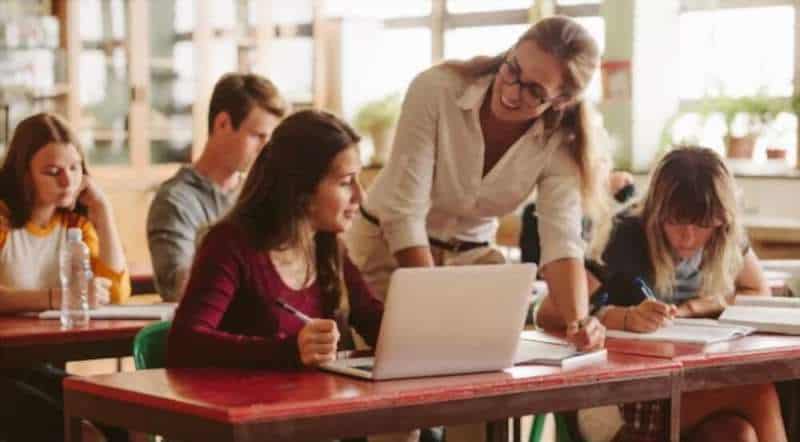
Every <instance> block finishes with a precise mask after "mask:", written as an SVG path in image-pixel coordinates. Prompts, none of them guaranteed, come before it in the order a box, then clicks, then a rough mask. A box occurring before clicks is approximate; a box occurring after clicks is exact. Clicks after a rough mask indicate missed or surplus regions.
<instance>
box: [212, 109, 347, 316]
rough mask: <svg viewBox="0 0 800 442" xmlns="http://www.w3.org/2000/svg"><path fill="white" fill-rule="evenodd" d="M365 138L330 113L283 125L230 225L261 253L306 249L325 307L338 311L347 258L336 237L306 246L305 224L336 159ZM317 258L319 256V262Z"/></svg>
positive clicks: (301, 115)
mask: <svg viewBox="0 0 800 442" xmlns="http://www.w3.org/2000/svg"><path fill="white" fill-rule="evenodd" d="M360 140H361V138H360V137H359V136H358V134H357V133H356V132H355V131H354V130H353V129H352V128H351V127H350V126H349V125H348V124H347V123H345V122H343V121H342V120H340V119H339V118H337V117H336V116H334V115H333V114H330V113H328V112H324V111H318V110H304V111H300V112H297V113H295V114H292V115H290V116H289V117H287V118H286V119H285V120H283V121H282V122H281V123H280V124H279V125H278V127H277V128H275V131H274V132H273V133H272V137H271V138H270V140H269V142H268V143H267V144H266V146H265V147H264V149H263V150H262V151H261V153H260V154H259V155H258V157H257V158H256V161H255V163H254V164H253V167H252V168H251V169H250V173H249V174H248V176H247V180H246V181H245V183H244V186H243V188H242V191H241V194H240V195H239V199H238V200H237V201H236V204H235V205H234V207H233V208H232V209H231V211H230V213H229V214H228V215H227V216H226V217H225V219H224V221H223V222H225V221H227V222H230V223H233V224H236V225H238V226H240V227H242V228H243V229H244V231H245V232H246V234H247V236H248V237H249V240H250V241H251V243H252V244H254V245H255V246H256V247H258V248H259V249H263V250H277V249H280V248H282V247H286V246H300V247H302V249H303V250H305V251H306V252H307V253H308V255H307V256H306V258H308V262H316V270H317V278H318V279H317V280H318V282H319V286H320V291H321V292H322V295H323V301H324V304H325V305H326V306H327V307H328V308H330V309H333V307H334V306H336V305H337V303H338V302H339V297H340V295H341V294H342V293H341V291H342V290H341V285H340V281H339V279H340V275H341V265H342V262H341V259H342V257H341V254H340V248H339V247H340V246H339V243H338V240H337V238H336V234H335V233H332V232H317V233H316V234H315V236H314V238H313V251H312V250H311V249H312V247H311V246H312V245H310V244H304V242H305V241H306V239H305V238H303V235H302V231H303V229H302V225H303V223H305V222H307V209H308V203H309V201H310V200H311V198H312V196H313V195H314V193H315V192H316V190H317V187H318V186H319V183H320V181H322V179H323V178H324V177H325V175H326V174H327V173H328V171H329V170H330V167H331V163H332V162H333V160H334V158H335V157H336V155H338V154H339V153H340V152H342V151H344V150H345V149H348V148H351V147H354V146H355V145H356V144H357V143H358V142H359V141H360ZM311 253H313V254H314V255H313V258H314V259H311V258H312V255H311Z"/></svg>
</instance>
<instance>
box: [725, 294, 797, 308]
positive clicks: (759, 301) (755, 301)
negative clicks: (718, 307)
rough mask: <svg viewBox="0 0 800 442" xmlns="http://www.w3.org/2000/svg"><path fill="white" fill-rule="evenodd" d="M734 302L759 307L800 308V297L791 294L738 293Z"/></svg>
mask: <svg viewBox="0 0 800 442" xmlns="http://www.w3.org/2000/svg"><path fill="white" fill-rule="evenodd" d="M734 304H735V305H750V306H759V307H788V308H800V298H794V297H789V296H755V295H736V297H735V298H734Z"/></svg>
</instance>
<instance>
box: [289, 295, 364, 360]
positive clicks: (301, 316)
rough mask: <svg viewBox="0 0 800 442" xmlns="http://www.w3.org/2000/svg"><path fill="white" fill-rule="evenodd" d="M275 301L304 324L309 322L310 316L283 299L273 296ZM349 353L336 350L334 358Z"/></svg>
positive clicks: (346, 355) (339, 357)
mask: <svg viewBox="0 0 800 442" xmlns="http://www.w3.org/2000/svg"><path fill="white" fill-rule="evenodd" d="M275 303H276V304H278V307H280V308H282V309H284V310H286V311H287V312H289V313H291V314H292V315H294V316H295V317H296V318H297V319H299V320H301V321H303V323H304V324H308V323H309V322H311V317H310V316H308V315H307V314H305V313H303V312H301V311H300V310H297V309H296V308H294V307H292V306H291V305H290V304H289V303H288V302H286V301H284V300H283V299H281V298H275ZM349 353H350V352H349V351H347V350H340V351H337V352H336V359H347V358H348V357H349Z"/></svg>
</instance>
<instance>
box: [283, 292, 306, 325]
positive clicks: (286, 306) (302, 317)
mask: <svg viewBox="0 0 800 442" xmlns="http://www.w3.org/2000/svg"><path fill="white" fill-rule="evenodd" d="M275 303H276V304H278V306H279V307H280V308H282V309H284V310H286V311H287V312H289V313H291V314H292V315H294V316H295V317H296V318H297V319H299V320H301V321H303V323H304V324H308V323H309V322H311V321H312V319H311V317H310V316H308V315H307V314H305V313H303V312H301V311H300V310H297V309H296V308H294V307H292V306H291V305H289V303H287V302H286V301H284V300H283V299H281V298H275Z"/></svg>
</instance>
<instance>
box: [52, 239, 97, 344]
mask: <svg viewBox="0 0 800 442" xmlns="http://www.w3.org/2000/svg"><path fill="white" fill-rule="evenodd" d="M59 258H60V261H59V264H60V274H61V325H62V326H64V327H66V328H72V327H84V326H86V325H87V324H88V323H89V275H90V274H91V268H90V267H89V248H88V247H87V246H86V244H84V242H83V232H81V229H79V228H70V229H68V230H67V242H66V243H65V244H64V248H63V249H62V250H61V256H60V257H59Z"/></svg>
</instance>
